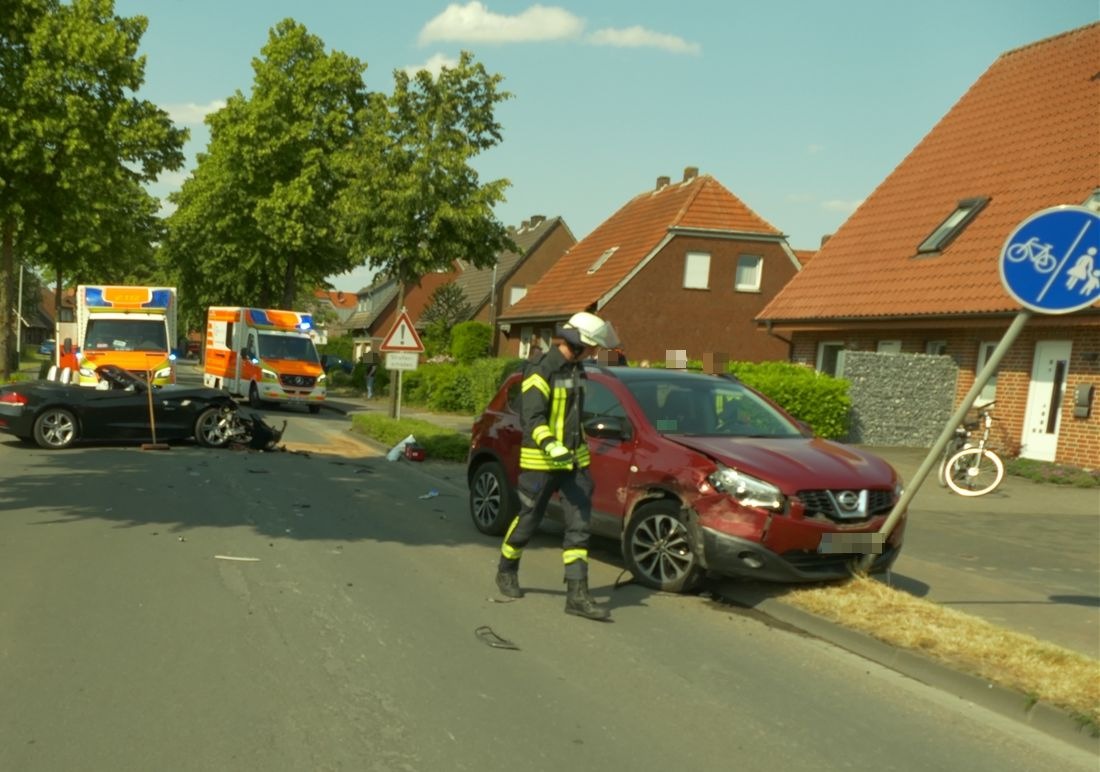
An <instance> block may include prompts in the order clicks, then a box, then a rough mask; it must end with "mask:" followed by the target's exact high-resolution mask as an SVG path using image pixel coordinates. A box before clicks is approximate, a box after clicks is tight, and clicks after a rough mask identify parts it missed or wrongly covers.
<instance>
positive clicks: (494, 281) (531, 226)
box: [455, 214, 577, 353]
mask: <svg viewBox="0 0 1100 772" xmlns="http://www.w3.org/2000/svg"><path fill="white" fill-rule="evenodd" d="M508 235H509V236H511V238H512V241H513V242H515V245H516V251H515V252H512V251H510V250H508V251H505V252H502V253H501V254H500V255H498V257H497V264H496V265H495V266H494V267H492V268H469V269H467V270H465V271H463V272H462V275H461V276H459V277H458V278H457V279H455V284H457V285H458V286H459V287H460V288H461V289H462V291H463V293H464V295H465V297H466V301H467V302H468V303H469V304H470V309H471V312H470V319H471V320H476V321H479V322H485V323H486V324H488V325H489V326H490V327H493V328H496V327H497V317H498V316H499V315H500V314H501V313H502V312H504V311H506V310H508V309H509V308H511V307H512V306H514V305H515V304H516V303H517V302H519V300H520V299H521V298H523V296H524V295H525V294H527V288H528V287H530V286H531V285H533V284H535V282H537V281H538V280H539V279H540V278H541V277H542V275H543V274H545V273H546V272H547V271H548V270H549V269H550V267H551V266H552V265H554V263H556V262H557V261H558V258H560V257H561V256H562V255H564V254H565V253H566V252H567V251H568V250H569V248H570V247H572V246H573V245H574V244H576V243H577V239H576V237H575V236H574V235H573V232H572V231H571V230H569V226H568V225H566V224H565V220H563V219H562V218H561V217H551V218H549V219H547V218H546V217H544V216H543V215H541V214H536V215H534V216H532V217H531V219H529V220H524V221H523V223H522V224H520V226H519V227H518V228H516V227H509V228H508ZM506 341H507V335H506V333H505V332H499V331H498V332H497V335H496V336H495V339H494V341H493V352H494V353H496V352H498V351H500V350H501V349H502V347H503V345H504V344H505V343H506Z"/></svg>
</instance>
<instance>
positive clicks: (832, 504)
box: [467, 367, 905, 592]
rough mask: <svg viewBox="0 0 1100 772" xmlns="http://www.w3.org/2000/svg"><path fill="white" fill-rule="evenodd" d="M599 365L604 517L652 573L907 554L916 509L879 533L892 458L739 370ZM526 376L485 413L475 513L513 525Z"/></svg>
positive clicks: (820, 568) (811, 569)
mask: <svg viewBox="0 0 1100 772" xmlns="http://www.w3.org/2000/svg"><path fill="white" fill-rule="evenodd" d="M585 370H586V373H585V374H586V376H587V377H586V381H587V382H586V384H585V398H584V414H583V415H582V416H581V419H582V423H583V425H584V432H585V435H586V436H587V439H588V449H589V452H590V454H591V458H592V465H591V474H592V479H593V480H594V482H595V494H594V498H593V500H592V531H593V533H595V534H597V535H599V536H604V537H610V538H612V539H615V540H617V541H620V542H621V543H622V550H623V557H624V559H625V561H626V565H627V568H628V569H629V570H630V571H631V573H632V574H634V577H635V579H637V580H638V582H640V583H641V584H643V585H646V586H648V587H652V588H656V589H659V590H664V591H667V592H684V591H687V590H689V589H691V587H692V586H693V585H695V584H696V583H697V580H698V579H700V578H701V576H702V575H703V574H704V573H706V572H711V573H714V574H720V575H725V576H734V577H743V578H746V579H761V580H766V581H776V582H803V581H818V580H823V579H837V578H843V577H846V576H849V575H850V565H851V564H852V562H853V560H855V559H856V558H858V557H860V556H861V555H863V554H866V553H870V554H874V556H875V558H874V563H873V566H872V568H871V570H872V571H875V572H878V571H885V570H886V569H888V568H889V567H890V566H891V565H892V564H893V562H894V561H895V560H896V559H897V557H898V553H899V551H900V550H901V545H902V536H903V533H904V526H905V519H904V518H903V519H902V520H901V521H899V523H898V525H897V527H896V528H895V529H894V530H893V532H892V533H891V534H890V536H889V538H887V539H886V541H885V543H882V542H881V541H880V539H881V537H879V535H878V534H877V533H876V532H877V531H878V530H879V528H880V527H881V526H882V524H883V522H884V521H885V520H886V517H887V515H888V514H889V513H890V511H891V509H892V508H893V506H894V504H895V503H896V502H897V500H898V497H899V496H900V495H901V479H900V478H899V477H898V475H897V472H896V471H895V470H894V469H893V468H892V467H891V466H890V465H889V464H888V463H887V462H886V461H884V460H882V459H881V458H879V457H877V456H875V455H872V454H871V453H868V452H866V451H863V450H860V449H858V448H854V447H852V446H849V445H841V444H839V443H836V442H831V441H829V440H825V439H821V438H819V437H815V436H813V434H812V432H811V431H809V429H808V428H807V427H806V426H805V425H804V424H801V423H799V422H798V421H797V420H795V419H794V418H793V417H791V416H790V415H789V414H788V413H787V412H786V411H784V410H783V409H782V408H780V407H779V406H778V405H776V404H775V403H774V402H772V401H771V400H770V399H768V398H767V397H766V396H764V395H763V394H761V393H760V392H758V391H756V390H754V389H752V388H750V387H749V386H747V385H745V384H743V383H741V382H740V381H738V380H737V379H735V378H732V377H728V376H718V375H704V374H701V373H691V372H687V371H677V370H666V369H663V368H653V369H650V368H637V367H586V368H585ZM521 383H522V375H521V374H515V375H512V376H510V377H509V378H508V379H507V380H506V381H505V382H504V384H503V386H501V388H500V391H499V392H498V393H497V394H496V396H495V397H493V399H492V400H491V401H490V402H489V405H488V407H487V408H486V409H485V412H484V413H482V415H481V416H480V417H479V418H478V419H477V420H476V421H475V422H474V426H473V436H472V438H471V444H470V455H469V460H468V466H467V481H468V482H469V486H470V514H471V516H472V517H473V521H474V525H475V526H476V527H477V529H478V530H480V531H481V532H483V533H487V534H494V535H499V534H502V533H504V532H505V531H506V530H507V529H508V527H509V526H510V525H511V523H512V520H513V518H514V517H515V516H516V512H517V510H518V506H519V498H518V495H517V493H516V481H517V476H518V473H519V470H518V468H517V463H518V458H519V446H520V442H521V440H522V432H521V429H520V421H519V402H520V389H521ZM555 501H556V500H555ZM549 514H550V515H551V516H555V515H556V514H557V512H556V506H555V507H552V509H551V511H550V513H549Z"/></svg>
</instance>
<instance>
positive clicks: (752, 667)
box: [0, 411, 1095, 772]
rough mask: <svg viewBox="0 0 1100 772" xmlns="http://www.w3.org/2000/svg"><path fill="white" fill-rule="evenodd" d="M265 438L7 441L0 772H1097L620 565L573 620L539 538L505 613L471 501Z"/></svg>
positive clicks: (394, 466) (340, 428) (300, 422)
mask: <svg viewBox="0 0 1100 772" xmlns="http://www.w3.org/2000/svg"><path fill="white" fill-rule="evenodd" d="M279 415H285V417H286V418H287V419H288V421H289V425H288V430H287V434H286V435H285V437H284V439H285V440H286V444H287V446H288V447H289V448H291V449H292V450H294V451H296V452H285V453H253V452H247V451H227V450H223V451H213V450H203V449H199V448H196V447H191V446H184V445H180V446H175V447H173V449H171V450H168V451H142V450H140V449H139V448H136V447H91V448H80V449H77V450H72V451H65V452H52V453H51V452H46V451H41V450H38V449H36V448H34V447H29V446H21V445H18V444H17V443H15V442H14V441H11V440H8V439H6V438H0V586H3V587H4V588H5V591H4V593H3V595H0V694H3V700H2V701H0V769H4V770H9V769H10V770H20V771H21V772H22V771H24V770H26V771H28V772H36V771H37V770H112V771H114V770H120V771H121V770H150V769H156V770H192V769H193V770H221V769H225V770H251V769H255V770H336V769H354V770H443V769H446V770H478V771H479V772H480V771H483V770H498V769H499V770H508V772H523V771H524V770H559V769H581V770H586V769H609V768H610V769H632V770H665V769H670V768H675V769H698V770H729V769H734V768H736V769H746V770H754V769H761V770H763V769H768V770H774V769H784V770H815V771H816V770H822V769H844V768H849V767H853V768H869V767H873V768H875V769H879V770H911V769H922V770H923V769H974V770H1034V769H1055V768H1058V769H1089V770H1093V769H1095V757H1094V756H1090V755H1089V754H1088V753H1086V752H1084V751H1081V750H1078V749H1076V748H1073V747H1071V746H1069V745H1066V744H1063V743H1060V742H1058V741H1056V740H1053V739H1051V738H1049V737H1048V736H1046V735H1043V734H1040V733H1038V732H1035V731H1033V730H1031V729H1029V728H1027V727H1022V726H1021V725H1019V724H1018V723H1016V722H1013V721H1009V720H1007V719H1003V718H1001V717H999V716H997V715H995V714H993V713H990V712H988V711H986V710H984V709H982V708H979V707H977V706H975V705H973V704H971V703H968V702H965V701H962V700H959V699H956V698H953V697H950V696H948V695H946V694H944V693H941V692H938V691H937V690H935V689H931V688H928V687H926V686H924V685H922V684H919V683H917V682H916V681H913V680H910V679H908V678H905V677H903V676H900V675H898V674H897V673H895V672H893V671H890V670H887V669H885V668H882V667H879V666H877V665H874V664H873V663H869V662H868V661H866V660H864V659H861V658H859V657H856V656H853V655H851V654H848V653H847V652H845V651H842V650H840V649H837V648H835V647H832V646H830V645H828V644H826V643H824V642H822V641H820V640H817V639H813V638H809V637H806V636H804V635H801V634H799V633H797V632H793V631H790V630H786V629H781V628H778V627H775V626H770V625H768V624H767V623H766V621H765V620H761V619H758V618H756V617H754V616H748V615H745V614H743V613H741V612H739V611H737V610H736V609H733V608H730V607H727V606H723V605H721V604H718V603H715V602H712V601H709V600H708V599H706V598H703V597H680V596H669V595H660V594H654V593H650V592H648V591H646V590H644V589H642V588H640V587H637V586H634V585H627V586H624V587H621V588H618V589H612V588H613V586H614V584H615V580H616V579H617V578H618V577H619V576H620V574H621V571H622V565H621V561H620V560H619V559H618V557H617V556H616V555H615V554H614V551H613V550H612V549H610V548H609V549H607V551H605V552H599V553H598V554H596V555H594V560H593V565H592V584H593V587H594V590H595V592H596V594H597V595H598V596H602V597H604V598H607V599H609V600H610V605H611V606H612V608H613V614H614V622H613V623H612V624H599V623H594V622H589V621H587V620H582V619H578V618H575V617H570V616H566V615H565V614H563V613H562V605H563V592H562V591H563V587H562V584H561V578H560V577H561V564H560V553H559V551H558V549H556V545H555V539H554V537H553V536H552V535H548V534H541V535H540V536H538V537H537V539H536V542H535V543H534V544H533V545H532V548H531V549H530V550H529V553H528V557H527V558H526V559H525V562H524V569H523V582H524V584H525V585H526V586H527V587H528V588H529V590H530V592H529V594H528V597H526V598H524V599H523V600H521V601H518V602H514V603H500V602H496V601H495V592H494V590H493V585H492V574H493V571H494V567H495V562H496V555H497V546H498V545H497V544H496V541H495V540H494V539H488V538H486V537H483V536H481V535H480V534H478V533H477V532H476V531H475V530H474V529H473V528H472V527H471V526H470V524H469V521H468V515H467V514H466V504H465V491H464V489H463V487H462V486H461V485H458V484H453V483H450V482H446V481H443V480H441V479H440V478H438V477H436V476H433V475H429V474H426V473H425V472H424V469H423V468H421V467H419V466H418V465H415V464H409V463H403V462H399V463H389V462H386V461H385V460H384V459H382V458H380V457H379V456H378V455H377V454H376V452H375V451H373V450H372V449H370V448H369V447H367V446H361V445H357V444H354V443H355V441H354V440H352V439H351V438H349V437H348V436H347V435H346V432H345V429H346V421H345V420H337V419H335V418H329V417H326V415H325V414H324V413H322V414H321V415H320V416H309V415H307V414H305V413H301V414H296V413H289V412H285V411H284V412H280V413H279ZM273 417H274V416H273ZM349 442H350V443H353V445H352V446H350V447H352V448H353V450H351V451H349V452H343V449H344V448H345V443H349ZM326 447H333V448H337V449H338V450H339V451H340V452H337V453H333V452H332V451H324V448H326ZM432 491H436V494H435V495H433V494H432ZM480 626H488V627H489V628H491V630H493V631H494V632H495V633H496V634H498V635H500V636H502V637H504V638H506V639H509V640H511V641H512V642H514V643H515V644H516V646H518V650H505V649H500V648H493V647H490V646H488V645H486V643H484V642H483V641H482V640H480V639H479V638H478V637H477V635H475V629H476V628H479V627H480ZM932 738H934V741H930V740H931V739H932Z"/></svg>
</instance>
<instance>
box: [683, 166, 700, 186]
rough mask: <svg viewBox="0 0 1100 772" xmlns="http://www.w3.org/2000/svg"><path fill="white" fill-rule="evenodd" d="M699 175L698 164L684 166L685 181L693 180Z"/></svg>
mask: <svg viewBox="0 0 1100 772" xmlns="http://www.w3.org/2000/svg"><path fill="white" fill-rule="evenodd" d="M698 176H699V167H698V166H685V167H684V182H687V181H688V180H693V179H695V178H696V177H698Z"/></svg>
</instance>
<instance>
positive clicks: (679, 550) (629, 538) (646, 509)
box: [623, 501, 703, 592]
mask: <svg viewBox="0 0 1100 772" xmlns="http://www.w3.org/2000/svg"><path fill="white" fill-rule="evenodd" d="M623 559H624V560H625V561H626V567H627V568H628V569H629V570H630V573H632V574H634V578H635V579H637V580H638V581H639V582H640V583H641V584H644V585H645V586H646V587H652V588H653V589H655V590H663V591H664V592H687V591H689V590H691V589H692V588H693V587H695V586H696V585H697V584H698V583H699V579H700V578H701V577H702V573H703V572H702V569H701V568H700V566H699V561H698V559H696V557H695V551H694V550H693V549H692V544H691V534H690V533H688V529H687V526H685V525H684V521H683V520H681V519H680V507H679V505H678V504H677V503H676V502H672V501H656V502H653V503H652V504H646V505H645V506H642V507H640V508H639V509H638V511H637V512H635V513H634V515H633V517H631V518H630V523H629V525H627V527H626V533H625V534H623Z"/></svg>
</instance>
